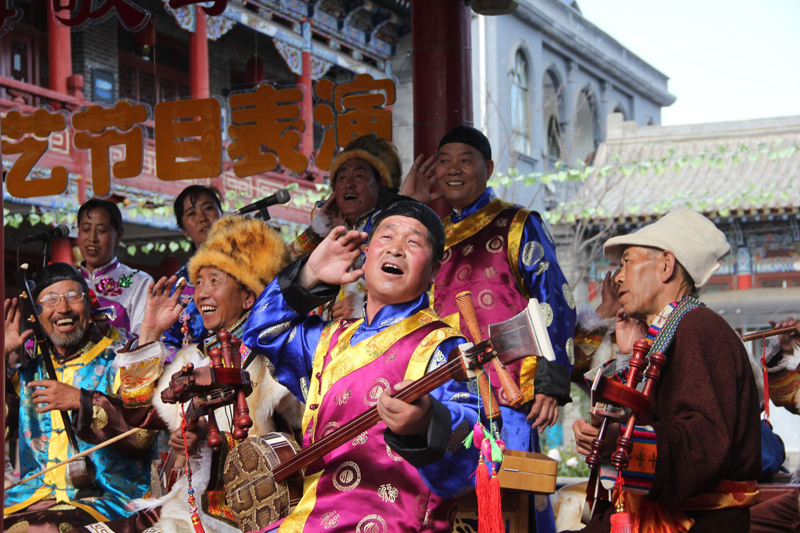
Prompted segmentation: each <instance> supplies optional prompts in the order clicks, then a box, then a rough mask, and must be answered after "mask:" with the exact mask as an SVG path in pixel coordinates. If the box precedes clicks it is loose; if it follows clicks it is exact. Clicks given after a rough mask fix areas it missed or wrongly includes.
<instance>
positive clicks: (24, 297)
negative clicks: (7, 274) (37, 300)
mask: <svg viewBox="0 0 800 533" xmlns="http://www.w3.org/2000/svg"><path fill="white" fill-rule="evenodd" d="M19 297H20V298H22V299H23V300H27V299H28V293H27V292H20V293H19Z"/></svg>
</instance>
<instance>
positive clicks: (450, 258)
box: [433, 126, 575, 533]
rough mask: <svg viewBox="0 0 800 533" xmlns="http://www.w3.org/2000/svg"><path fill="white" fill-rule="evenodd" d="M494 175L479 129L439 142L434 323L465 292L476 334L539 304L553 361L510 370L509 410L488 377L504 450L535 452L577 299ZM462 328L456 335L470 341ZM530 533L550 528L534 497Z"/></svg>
mask: <svg viewBox="0 0 800 533" xmlns="http://www.w3.org/2000/svg"><path fill="white" fill-rule="evenodd" d="M493 170H494V162H493V161H492V147H491V146H490V144H489V140H488V139H487V138H486V136H485V135H484V134H483V133H481V132H480V131H479V130H477V129H475V128H472V127H469V126H459V127H457V128H454V129H452V130H450V131H449V132H447V133H446V134H445V136H444V137H443V138H442V140H441V142H440V143H439V153H438V159H437V163H436V177H437V183H438V184H439V188H440V189H441V192H442V195H443V196H444V198H445V199H446V200H447V201H448V202H449V203H450V207H451V208H452V212H451V214H450V216H448V217H446V218H445V219H444V225H445V234H446V236H447V240H446V242H445V254H444V258H443V260H442V268H441V269H440V270H439V274H438V275H437V276H436V282H435V284H434V297H433V308H434V309H435V310H436V312H437V314H438V315H439V316H447V315H449V314H451V313H454V312H456V311H457V310H458V309H457V307H456V301H455V296H456V294H458V293H459V292H462V291H467V290H468V291H470V292H472V297H473V299H474V301H475V309H476V313H477V317H478V322H479V323H480V325H481V332H482V334H483V335H484V337H485V336H486V332H487V327H488V326H489V325H490V324H495V323H497V322H501V321H503V320H506V319H508V318H511V317H513V316H514V315H516V314H517V313H519V312H520V311H521V310H522V309H524V308H525V307H527V305H528V302H529V299H530V298H536V299H537V300H538V301H539V306H540V309H541V311H542V317H543V319H544V322H545V324H546V325H547V332H548V334H549V336H550V340H551V342H552V345H553V350H554V352H555V361H554V362H551V361H548V360H546V359H545V358H543V357H528V358H527V359H523V360H521V361H518V362H517V363H515V364H514V365H510V366H508V367H507V369H508V371H509V373H510V374H511V376H512V377H513V378H514V379H515V381H516V383H517V385H518V386H519V388H520V391H521V392H522V396H523V403H522V405H521V406H519V407H516V408H513V407H510V406H509V402H508V398H506V395H505V394H504V393H503V390H502V388H501V387H500V380H499V379H498V377H497V375H496V374H495V373H494V370H492V375H491V381H492V387H493V388H494V389H495V395H496V396H497V399H498V402H499V404H500V409H501V412H502V415H503V433H502V437H503V440H504V441H505V442H506V445H507V446H508V447H509V448H510V449H515V450H523V451H536V452H538V451H540V450H539V439H538V434H537V432H536V430H537V429H538V431H539V432H541V431H543V430H544V429H545V428H546V427H551V426H553V425H554V424H555V423H556V420H557V419H558V406H559V405H564V404H566V403H568V402H569V401H571V399H570V396H569V388H570V385H569V378H570V374H569V370H570V367H571V365H572V364H573V359H574V355H573V334H574V330H575V300H574V299H573V297H572V292H571V291H570V288H569V284H568V283H567V280H566V279H565V278H564V274H563V273H562V272H561V268H559V266H558V260H557V259H556V250H555V244H554V243H553V238H552V237H551V236H550V233H549V232H548V231H547V229H546V228H545V226H544V223H543V222H542V219H541V217H540V216H539V214H538V213H536V212H533V211H528V210H527V209H523V208H522V207H521V206H519V205H514V204H511V203H508V202H505V201H503V200H501V199H499V198H497V197H496V196H495V193H494V191H493V190H492V188H491V187H487V182H488V180H489V178H490V177H491V175H492V172H493ZM465 326H466V325H465V324H464V323H463V320H462V324H461V331H462V332H464V335H465V336H466V337H467V339H468V340H472V339H471V336H470V334H469V330H468V328H466V327H465ZM536 509H537V511H538V512H537V516H536V521H537V531H539V532H540V533H541V532H543V531H555V523H554V521H553V518H552V512H551V511H550V509H549V503H548V501H547V498H546V497H540V498H537V501H536Z"/></svg>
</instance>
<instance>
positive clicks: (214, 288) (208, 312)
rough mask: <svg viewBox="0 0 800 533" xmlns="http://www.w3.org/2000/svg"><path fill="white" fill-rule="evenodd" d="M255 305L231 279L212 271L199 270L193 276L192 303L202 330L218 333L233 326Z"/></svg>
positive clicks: (247, 291)
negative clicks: (194, 277) (198, 315)
mask: <svg viewBox="0 0 800 533" xmlns="http://www.w3.org/2000/svg"><path fill="white" fill-rule="evenodd" d="M254 301H255V294H254V293H253V291H249V290H245V289H243V288H242V287H241V285H239V282H238V281H236V279H235V278H233V276H230V275H228V274H226V273H225V272H223V271H222V270H219V269H217V268H214V267H203V268H201V269H200V272H199V273H198V274H197V283H196V284H195V291H194V303H195V305H197V309H199V310H200V315H201V316H202V317H203V326H205V328H206V329H207V330H209V331H213V332H215V333H216V332H218V331H220V330H222V329H228V328H230V327H231V326H233V325H234V324H235V323H236V321H237V320H239V319H240V318H242V315H243V314H244V313H245V312H246V311H247V310H248V309H250V308H251V307H253V302H254Z"/></svg>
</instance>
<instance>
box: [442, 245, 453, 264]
mask: <svg viewBox="0 0 800 533" xmlns="http://www.w3.org/2000/svg"><path fill="white" fill-rule="evenodd" d="M451 255H453V249H452V248H448V249H447V250H445V251H444V255H443V256H442V263H447V262H448V261H450V256H451Z"/></svg>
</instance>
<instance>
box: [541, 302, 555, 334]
mask: <svg viewBox="0 0 800 533" xmlns="http://www.w3.org/2000/svg"><path fill="white" fill-rule="evenodd" d="M539 308H540V309H541V310H542V319H543V320H544V325H545V326H546V327H548V328H549V327H550V324H552V323H553V308H552V307H550V304H549V303H547V302H542V303H540V304H539Z"/></svg>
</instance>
